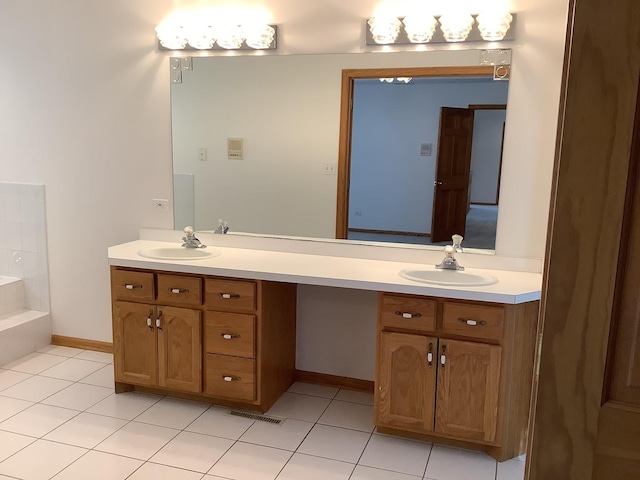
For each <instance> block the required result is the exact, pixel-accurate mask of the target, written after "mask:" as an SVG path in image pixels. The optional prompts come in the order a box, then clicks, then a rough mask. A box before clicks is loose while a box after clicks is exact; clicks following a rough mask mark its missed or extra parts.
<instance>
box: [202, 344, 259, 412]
mask: <svg viewBox="0 0 640 480" xmlns="http://www.w3.org/2000/svg"><path fill="white" fill-rule="evenodd" d="M255 365H256V363H255V360H252V359H249V358H238V357H227V356H224V355H215V354H212V353H208V354H207V356H206V359H205V378H204V390H205V393H206V394H208V395H213V396H215V397H220V398H228V399H231V400H243V401H251V402H252V401H254V400H255V397H256V394H255V391H256V388H255Z"/></svg>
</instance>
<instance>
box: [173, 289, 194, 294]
mask: <svg viewBox="0 0 640 480" xmlns="http://www.w3.org/2000/svg"><path fill="white" fill-rule="evenodd" d="M169 291H170V292H171V293H176V294H177V293H189V289H188V288H170V289H169Z"/></svg>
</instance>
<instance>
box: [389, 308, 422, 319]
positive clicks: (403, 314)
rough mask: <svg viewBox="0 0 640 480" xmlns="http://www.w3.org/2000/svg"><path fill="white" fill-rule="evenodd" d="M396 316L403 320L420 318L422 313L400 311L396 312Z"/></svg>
mask: <svg viewBox="0 0 640 480" xmlns="http://www.w3.org/2000/svg"><path fill="white" fill-rule="evenodd" d="M395 314H396V315H398V316H400V317H402V318H420V317H421V316H422V314H420V313H409V312H401V311H400V310H396V312H395Z"/></svg>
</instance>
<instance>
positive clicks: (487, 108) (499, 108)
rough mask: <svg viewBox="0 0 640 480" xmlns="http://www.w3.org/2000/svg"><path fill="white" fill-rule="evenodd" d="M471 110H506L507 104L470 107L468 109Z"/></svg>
mask: <svg viewBox="0 0 640 480" xmlns="http://www.w3.org/2000/svg"><path fill="white" fill-rule="evenodd" d="M467 108H468V109H469V110H506V109H507V104H506V103H500V104H498V103H496V104H486V105H482V104H479V105H469V106H468V107H467Z"/></svg>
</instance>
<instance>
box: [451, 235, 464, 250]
mask: <svg viewBox="0 0 640 480" xmlns="http://www.w3.org/2000/svg"><path fill="white" fill-rule="evenodd" d="M451 240H453V248H454V249H455V251H456V252H458V253H462V240H464V238H463V237H462V235H458V234H457V233H456V234H454V235H452V236H451Z"/></svg>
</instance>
